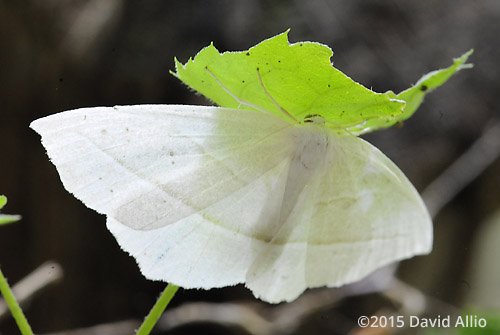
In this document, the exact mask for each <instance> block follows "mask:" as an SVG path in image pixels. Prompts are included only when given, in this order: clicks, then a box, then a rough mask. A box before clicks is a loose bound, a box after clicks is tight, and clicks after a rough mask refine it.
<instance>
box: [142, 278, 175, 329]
mask: <svg viewBox="0 0 500 335" xmlns="http://www.w3.org/2000/svg"><path fill="white" fill-rule="evenodd" d="M178 289H179V286H175V285H172V284H168V285H167V287H165V290H163V293H162V294H161V295H160V297H159V298H158V300H157V301H156V304H155V305H154V306H153V308H152V309H151V311H150V312H149V314H148V316H146V319H144V322H143V323H142V325H141V327H140V328H139V330H138V331H137V334H136V335H149V333H150V332H151V330H152V329H153V327H154V326H155V324H156V322H157V321H158V319H159V318H160V316H161V314H162V313H163V311H164V310H165V308H166V307H167V305H168V303H169V302H170V300H172V298H173V297H174V295H175V292H177V290H178Z"/></svg>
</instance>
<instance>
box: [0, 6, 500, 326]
mask: <svg viewBox="0 0 500 335" xmlns="http://www.w3.org/2000/svg"><path fill="white" fill-rule="evenodd" d="M288 28H291V32H290V33H289V39H290V41H291V42H297V41H305V40H310V41H318V42H321V43H324V44H327V45H329V46H330V47H331V48H332V49H333V51H334V53H335V54H334V56H333V58H332V61H333V62H334V64H335V66H336V67H337V68H338V69H340V70H341V71H343V72H345V73H346V74H347V75H349V76H350V77H351V78H353V79H354V80H356V81H358V82H360V83H362V84H363V85H365V86H367V87H369V88H372V89H373V90H374V91H377V92H384V91H386V90H393V91H395V92H399V91H401V90H403V89H405V88H407V87H409V86H410V85H411V84H412V83H414V82H416V81H417V80H418V79H419V78H420V76H421V75H423V74H425V73H427V72H429V71H431V70H436V69H439V68H443V67H446V66H449V65H450V64H451V63H452V58H454V57H458V56H460V55H462V54H463V53H464V52H465V51H467V50H469V49H470V48H474V49H475V52H474V54H473V56H472V57H471V59H470V62H472V63H474V65H475V67H474V68H473V69H472V70H464V71H462V72H460V73H459V74H458V75H456V76H455V77H453V78H452V79H451V80H450V82H449V83H447V84H446V85H444V86H443V87H441V88H439V89H438V90H437V91H436V92H433V93H432V94H430V95H429V96H428V98H426V101H425V103H424V104H423V105H422V107H421V108H420V110H419V111H418V112H417V113H416V114H415V116H414V117H412V118H411V119H409V120H408V121H407V122H405V124H404V126H403V127H402V128H392V129H389V130H386V131H380V132H377V133H374V134H370V135H368V136H365V138H366V139H367V140H369V141H370V142H372V143H373V144H375V145H376V146H378V147H379V148H380V149H381V150H382V151H383V152H384V153H386V155H388V156H389V157H390V158H391V159H392V160H393V161H394V162H395V163H396V164H397V165H398V166H399V167H400V168H401V169H402V170H403V171H404V172H405V173H406V174H407V176H408V177H409V179H410V180H411V181H412V182H413V183H414V184H415V186H416V187H417V189H418V190H423V189H424V188H425V187H426V186H427V185H429V184H430V183H431V182H432V181H433V180H435V178H437V177H438V176H439V175H440V174H441V173H442V172H443V171H444V170H445V169H446V168H447V167H448V166H449V165H450V164H452V163H453V162H454V161H455V160H456V159H457V158H458V157H459V156H460V155H461V154H462V153H463V152H465V151H466V150H467V149H468V148H469V147H470V146H471V145H472V144H473V143H474V142H475V141H476V140H477V139H478V138H480V136H481V135H482V133H483V131H484V129H485V128H487V127H488V125H489V124H493V123H494V122H495V119H496V120H497V121H498V118H499V116H500V115H499V112H498V106H497V104H498V93H499V92H500V73H499V72H500V71H499V66H498V61H499V60H500V47H499V36H500V2H499V1H498V0H476V1H473V0H471V1H454V0H440V1H435V0H426V1H420V0H407V1H404V2H402V1H397V0H387V1H382V0H374V1H362V0H351V1H339V0H333V1H329V0H307V1H306V0H295V1H284V0H281V1H262V0H219V1H214V0H208V1H206V0H204V1H201V0H186V1H176V2H173V1H164V0H149V1H123V0H87V1H83V0H66V1H57V0H24V1H15V0H12V1H5V0H0V48H1V52H0V111H1V112H0V113H1V114H0V135H1V138H0V194H5V195H6V196H7V197H8V199H9V203H8V205H7V206H6V207H5V208H4V210H3V212H5V213H9V214H21V215H22V216H23V219H22V221H21V222H18V223H16V224H12V225H9V226H5V227H1V228H0V266H1V269H2V271H3V272H4V273H5V274H6V276H7V277H8V278H9V281H10V282H11V283H15V282H16V281H18V280H20V279H21V278H23V277H24V276H26V275H27V274H28V273H30V272H31V271H32V270H33V269H35V268H36V267H37V266H39V265H40V264H42V263H43V262H45V261H47V260H54V261H56V262H58V263H60V264H61V266H62V268H63V270H64V278H63V280H62V281H60V282H59V283H57V284H56V285H53V286H52V287H49V288H47V289H46V290H44V291H43V292H42V293H41V294H39V295H38V296H37V297H36V298H35V299H32V301H31V303H30V304H29V305H27V306H26V307H25V310H26V314H27V317H28V319H29V320H30V323H31V324H32V326H33V328H34V329H35V331H36V332H37V333H46V332H55V331H60V330H64V329H73V328H78V327H87V326H92V325H95V324H98V323H107V322H112V321H118V320H125V319H142V317H144V316H145V315H146V313H147V312H148V311H149V308H150V307H151V306H152V305H153V303H154V301H155V299H156V297H157V295H158V294H159V292H160V291H161V290H162V289H163V287H164V284H163V283H153V282H150V281H148V280H146V279H145V278H143V277H142V276H141V274H140V273H139V270H138V268H137V266H136V265H135V261H134V260H133V259H132V258H131V257H129V256H128V255H127V254H126V253H124V252H122V251H121V250H120V249H119V247H118V245H117V243H116V242H115V240H114V238H113V237H112V236H111V234H110V233H109V232H108V231H107V229H106V227H105V217H104V216H100V215H97V214H96V213H94V212H93V211H92V210H89V209H87V208H86V207H85V206H84V205H83V204H81V203H80V202H79V201H78V200H76V199H75V198H74V197H73V196H71V195H70V194H69V193H67V192H66V191H65V190H64V188H63V186H62V184H61V183H60V181H59V178H58V175H57V173H56V170H55V168H54V166H52V164H51V163H50V162H49V160H48V159H47V157H46V155H45V153H44V149H43V147H42V146H41V144H40V141H39V137H38V135H37V134H36V133H34V132H33V131H32V130H30V129H29V128H28V125H29V123H30V122H31V121H32V120H34V119H37V118H40V117H43V116H46V115H49V114H53V113H57V112H60V111H64V110H69V109H74V108H80V107H90V106H113V105H126V104H143V103H148V104H151V103H156V104H178V103H181V104H207V101H206V100H205V99H204V98H202V97H200V96H197V95H196V94H193V92H191V91H190V90H189V89H187V88H186V87H185V86H184V85H183V84H181V83H180V82H179V81H178V80H177V79H176V78H174V77H173V76H172V75H170V74H169V70H173V69H174V62H173V59H174V57H177V58H178V59H179V60H180V61H181V62H185V61H187V59H188V58H189V57H191V56H194V55H195V54H196V53H197V52H198V51H199V50H200V49H202V48H203V47H205V46H207V45H208V44H210V42H212V41H213V42H214V44H215V46H216V47H217V48H218V49H219V50H220V51H226V50H232V51H236V50H244V49H248V48H249V47H251V46H253V45H255V44H256V43H258V42H260V41H261V40H263V39H265V38H268V37H271V36H274V35H276V34H278V33H281V32H283V31H285V30H286V29H288ZM497 138H498V137H497ZM499 171H500V162H499V160H498V159H496V160H494V161H493V163H492V164H491V165H489V166H488V167H487V168H486V169H485V170H484V171H482V173H481V174H480V175H479V176H478V177H477V178H475V179H474V180H473V181H472V182H471V183H468V184H467V186H466V187H465V188H464V189H463V190H462V191H460V192H459V193H457V194H455V195H454V197H453V199H452V201H451V202H450V203H449V204H448V205H446V206H445V207H444V208H443V209H442V210H441V211H440V212H439V213H438V215H437V216H436V218H435V244H434V250H433V252H432V254H431V255H429V256H423V257H417V258H415V259H412V260H409V261H404V262H403V263H402V264H401V266H400V268H399V270H398V277H399V278H401V279H402V280H404V281H405V282H407V283H409V284H411V285H412V286H414V287H416V288H418V289H419V290H420V292H422V293H423V294H424V295H426V296H430V297H432V298H433V299H434V298H435V299H437V300H439V301H442V302H445V303H448V304H450V305H454V306H456V307H457V308H462V307H463V306H468V305H470V304H471V303H472V301H473V300H474V299H472V297H471V295H472V292H475V291H474V290H475V289H476V287H475V285H476V284H475V282H477V280H476V279H474V278H476V277H477V276H476V274H477V273H478V272H480V270H474V269H475V267H474V266H475V264H477V263H478V262H479V261H478V260H477V258H476V256H475V255H477V254H478V252H477V251H476V250H477V246H478V245H483V244H484V243H482V242H478V238H479V237H477V236H480V235H478V232H479V231H480V230H482V229H486V228H485V226H486V224H485V222H487V220H488V219H489V218H491V217H492V216H493V215H494V213H495V212H496V211H497V210H498V209H499V203H500V194H499V187H500V174H499ZM490 222H491V219H490ZM498 224H499V223H498V220H497V223H496V225H497V226H498ZM486 235H491V234H486ZM498 244H500V240H498ZM493 245H495V243H493ZM492 252H493V251H488V252H487V253H486V254H487V255H488V256H487V257H491V259H495V257H496V259H497V260H498V257H499V256H500V251H499V250H498V248H497V249H496V252H498V254H496V255H495V254H492ZM477 257H479V256H477ZM492 264H496V267H497V270H495V269H491V270H492V271H496V273H498V264H497V263H495V262H493V263H492ZM489 275H490V274H488V276H489ZM496 278H500V276H498V277H496ZM494 285H495V283H493V286H494ZM496 286H497V287H499V286H500V281H499V282H497V285H496ZM492 294H493V293H492ZM496 294H498V295H499V296H500V293H499V292H498V291H496ZM486 296H488V294H486ZM493 296H494V294H493ZM234 299H248V300H249V301H252V300H253V299H254V298H253V297H252V296H251V293H250V292H249V291H247V290H246V289H244V288H243V287H242V286H241V285H240V286H237V287H232V288H225V289H218V290H211V291H195V290H191V291H184V290H180V291H179V292H178V293H177V296H176V297H175V298H174V300H173V303H172V304H173V305H172V306H174V307H175V306H178V305H179V304H181V303H182V302H186V301H198V300H203V301H214V302H218V301H231V300H234ZM356 299H358V300H356V301H355V302H356V303H354V302H352V301H351V302H349V303H350V304H351V305H349V303H348V304H347V305H349V306H351V307H350V308H351V309H352V308H354V310H355V308H357V307H356V306H361V305H369V304H371V301H372V300H371V299H372V296H368V297H365V298H356ZM492 299H493V298H492ZM499 300H500V298H499ZM497 301H498V300H497ZM481 303H483V302H477V304H479V305H480V304H481ZM494 307H495V306H494ZM346 308H347V307H346ZM496 308H500V306H499V305H496ZM331 313H333V312H331ZM335 313H337V314H335V315H338V313H339V312H338V311H337V312H335ZM329 315H330V316H329ZM331 315H333V314H329V312H328V311H327V312H324V318H318V319H315V322H325V323H328V322H329V320H330V319H331V318H332V317H333V316H331ZM354 321H355V319H354ZM325 327H326V326H325ZM322 329H323V331H325V333H326V330H325V329H327V331H328V333H329V334H334V333H335V332H334V330H332V329H328V328H322ZM0 332H1V333H2V334H15V333H17V331H16V329H15V327H14V325H13V322H12V321H11V320H10V319H6V320H4V321H2V323H0ZM178 333H179V334H181V332H178ZM186 333H187V332H186ZM309 333H310V334H313V332H312V331H310V332H309ZM321 333H322V332H321V330H318V332H317V334H321ZM219 334H222V332H219Z"/></svg>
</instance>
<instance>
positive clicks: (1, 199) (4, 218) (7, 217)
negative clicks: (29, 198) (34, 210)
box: [0, 195, 21, 225]
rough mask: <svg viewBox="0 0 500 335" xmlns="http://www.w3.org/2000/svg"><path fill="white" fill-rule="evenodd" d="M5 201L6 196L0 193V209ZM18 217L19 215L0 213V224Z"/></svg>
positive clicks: (13, 220)
mask: <svg viewBox="0 0 500 335" xmlns="http://www.w3.org/2000/svg"><path fill="white" fill-rule="evenodd" d="M6 203H7V197H6V196H4V195H0V209H2V208H3V206H5V204H6ZM20 219H21V216H20V215H8V214H0V225H3V224H7V223H11V222H15V221H19V220H20Z"/></svg>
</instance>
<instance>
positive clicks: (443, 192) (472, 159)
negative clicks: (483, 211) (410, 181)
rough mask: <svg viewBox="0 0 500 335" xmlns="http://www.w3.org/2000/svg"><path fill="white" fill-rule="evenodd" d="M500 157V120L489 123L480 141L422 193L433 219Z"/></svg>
mask: <svg viewBox="0 0 500 335" xmlns="http://www.w3.org/2000/svg"><path fill="white" fill-rule="evenodd" d="M498 156H500V120H494V121H492V122H489V124H488V126H487V128H486V129H485V130H484V132H483V134H482V135H481V137H480V138H479V139H477V140H476V142H474V143H473V144H472V146H471V147H470V148H469V149H468V150H467V151H466V152H465V153H464V154H462V156H460V157H459V158H458V159H457V160H456V161H455V162H454V163H453V164H452V165H451V166H450V167H448V168H447V169H446V170H445V171H444V172H443V173H442V174H441V175H440V176H439V177H438V178H436V179H435V180H434V181H433V182H432V183H431V184H430V185H429V186H427V188H426V189H425V190H424V191H423V192H422V198H423V199H424V202H425V203H426V205H427V208H428V209H429V213H430V214H431V216H432V217H435V216H436V215H437V213H439V211H440V210H441V209H442V208H443V207H444V206H445V205H446V204H447V203H448V202H450V201H451V200H452V199H453V198H454V197H455V196H456V195H457V194H458V193H459V192H460V191H461V190H462V189H463V188H464V187H466V186H467V185H468V184H469V183H470V182H471V181H472V180H474V179H475V178H476V177H477V176H479V175H480V174H481V173H482V172H483V171H484V170H485V169H486V168H487V167H488V166H489V165H490V164H491V163H493V162H494V161H495V159H497V158H498Z"/></svg>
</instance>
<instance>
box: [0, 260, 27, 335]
mask: <svg viewBox="0 0 500 335" xmlns="http://www.w3.org/2000/svg"><path fill="white" fill-rule="evenodd" d="M0 292H1V293H2V295H3V297H4V299H5V302H6V303H7V306H9V309H10V312H11V313H12V316H13V317H14V320H16V323H17V326H18V327H19V330H20V331H21V334H23V335H33V330H31V326H30V325H29V323H28V320H27V319H26V317H25V316H24V313H23V311H22V310H21V306H19V304H18V303H17V301H16V298H15V297H14V294H13V293H12V290H11V289H10V287H9V284H8V283H7V279H6V278H5V277H4V275H3V273H2V270H0Z"/></svg>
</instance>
